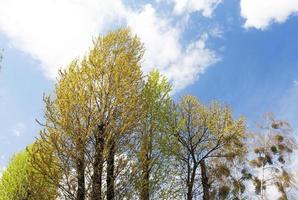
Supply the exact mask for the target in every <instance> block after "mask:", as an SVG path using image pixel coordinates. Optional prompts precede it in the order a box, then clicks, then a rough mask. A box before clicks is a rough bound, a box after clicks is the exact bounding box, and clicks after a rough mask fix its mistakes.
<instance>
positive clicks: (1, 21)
mask: <svg viewBox="0 0 298 200" xmlns="http://www.w3.org/2000/svg"><path fill="white" fill-rule="evenodd" d="M204 2H205V1H204ZM206 5H207V4H206ZM208 5H209V4H208ZM210 5H213V3H212V4H210ZM210 8H211V7H210ZM208 9H209V8H208ZM208 9H207V7H206V8H205V7H204V8H202V9H201V10H202V11H203V12H205V14H206V16H209V15H208V13H209V11H207V10H208ZM0 13H1V15H0V31H2V32H3V33H5V34H6V35H7V36H8V37H9V38H10V39H11V41H12V42H13V45H14V46H15V47H16V48H18V49H20V50H22V51H24V52H26V53H29V54H30V55H31V56H32V57H33V58H35V59H36V60H38V61H40V62H41V66H42V68H43V70H44V72H45V74H46V75H47V76H48V77H49V78H52V79H54V78H55V77H56V75H57V71H58V69H59V68H61V67H63V66H66V65H67V64H68V63H69V62H70V61H71V60H72V59H73V58H75V57H78V56H80V55H82V54H84V53H85V52H86V50H87V49H88V47H89V46H90V44H91V40H92V37H94V36H96V35H97V34H99V33H105V32H106V31H109V30H111V29H113V28H114V27H115V26H117V25H123V24H124V25H129V26H130V27H131V28H132V31H133V32H135V33H136V34H138V36H139V37H140V38H141V40H142V41H143V42H144V44H145V47H146V54H145V61H144V70H145V71H146V72H148V71H150V70H151V69H153V68H158V69H160V70H161V71H162V72H163V73H165V74H166V75H167V76H168V78H169V79H170V80H171V81H172V82H173V84H174V88H175V89H182V88H184V87H186V86H188V85H189V84H191V83H193V81H195V80H196V79H197V78H198V76H199V74H201V73H202V72H204V70H205V69H206V68H207V67H208V66H210V65H211V64H213V63H214V62H215V61H216V60H217V58H216V55H215V53H214V52H213V51H211V50H209V49H207V48H206V47H205V40H202V38H199V39H197V41H194V42H192V43H190V44H188V45H183V44H182V43H181V39H182V37H183V33H182V30H181V26H177V27H176V25H173V23H172V22H171V21H170V20H169V18H171V16H167V18H165V17H164V16H163V17H161V16H159V15H158V13H157V12H156V10H155V9H154V8H153V7H152V6H151V5H150V4H148V5H145V6H144V7H143V8H142V9H140V10H133V9H131V8H130V7H128V6H125V5H124V4H123V3H122V1H121V0H109V1H98V0H59V1H58V0H44V1H39V0H26V1H20V0H0ZM172 17H174V16H172ZM177 24H179V23H177Z"/></svg>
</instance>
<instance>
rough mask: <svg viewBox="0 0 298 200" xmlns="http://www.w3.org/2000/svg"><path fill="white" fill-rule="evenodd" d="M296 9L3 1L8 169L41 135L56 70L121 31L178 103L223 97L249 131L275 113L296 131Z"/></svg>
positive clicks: (217, 1) (294, 4)
mask: <svg viewBox="0 0 298 200" xmlns="http://www.w3.org/2000/svg"><path fill="white" fill-rule="evenodd" d="M269 8H272V9H269ZM297 12H298V1H297V0H283V1H278V0H264V1H259V0H203V1H195V0H164V1H162V0H155V1H128V0H125V1H124V0H123V1H121V0H111V1H95V0H84V1H83V0H61V1H53V0H43V1H40V0H26V1H18V0H0V48H3V49H4V53H3V54H4V58H3V61H2V63H1V65H2V69H1V72H0V110H1V112H0V127H1V132H0V166H2V167H3V166H6V165H7V163H8V160H9V158H10V157H11V156H12V155H13V154H14V153H16V152H18V151H20V150H21V149H23V148H24V147H25V146H26V145H28V144H30V143H31V142H32V141H34V138H35V137H37V136H38V131H39V129H40V127H39V126H38V125H37V123H36V122H35V119H40V120H42V116H43V103H42V97H43V94H44V93H46V94H48V93H49V92H51V91H52V89H53V86H54V83H55V80H56V78H55V77H56V73H57V70H58V69H59V68H60V67H64V66H66V65H67V63H69V61H70V60H71V59H73V58H75V57H77V56H80V55H84V53H85V52H86V50H87V49H88V47H89V46H90V45H91V40H92V37H95V36H96V35H98V34H104V33H106V32H107V31H109V30H113V29H115V28H117V27H121V26H130V27H131V29H132V31H133V32H134V33H136V34H138V35H139V36H140V38H141V39H142V41H143V42H144V44H145V47H146V49H147V53H146V54H145V60H144V71H145V72H148V71H150V70H152V69H153V68H158V69H159V70H160V71H161V72H162V73H164V74H165V75H166V76H167V77H168V78H169V80H170V81H171V82H172V83H173V85H174V90H175V98H179V96H181V95H183V94H193V95H195V96H197V97H198V98H199V99H200V100H202V101H203V102H206V103H208V102H210V101H211V100H220V101H222V102H224V103H226V104H229V105H230V106H231V107H232V108H233V110H234V113H235V115H236V116H239V115H245V116H247V119H248V124H249V125H250V126H252V124H253V123H254V122H256V121H258V120H259V119H260V117H261V116H262V114H263V113H264V112H267V111H273V112H275V113H276V115H277V117H280V118H283V119H287V120H289V121H290V122H291V124H292V126H293V127H298V121H297V119H298V54H297V52H298V40H297V35H298V16H297Z"/></svg>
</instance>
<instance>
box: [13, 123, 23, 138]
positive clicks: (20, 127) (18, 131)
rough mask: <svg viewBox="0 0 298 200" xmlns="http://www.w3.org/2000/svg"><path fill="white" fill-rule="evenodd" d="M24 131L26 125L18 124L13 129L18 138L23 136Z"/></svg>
mask: <svg viewBox="0 0 298 200" xmlns="http://www.w3.org/2000/svg"><path fill="white" fill-rule="evenodd" d="M24 130H25V124H23V123H17V124H16V125H15V127H14V128H13V130H12V133H13V134H14V135H15V136H17V137H20V136H21V135H22V134H23V132H24Z"/></svg>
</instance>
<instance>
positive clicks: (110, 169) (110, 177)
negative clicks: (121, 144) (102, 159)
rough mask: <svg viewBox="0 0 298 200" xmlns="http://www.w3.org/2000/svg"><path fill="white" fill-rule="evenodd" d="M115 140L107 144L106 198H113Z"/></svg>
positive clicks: (108, 199)
mask: <svg viewBox="0 0 298 200" xmlns="http://www.w3.org/2000/svg"><path fill="white" fill-rule="evenodd" d="M114 165H115V141H112V142H111V145H110V146H109V152H108V159H107V200H114V199H115V182H114V181H115V180H114V179H115V177H114V168H115V166H114Z"/></svg>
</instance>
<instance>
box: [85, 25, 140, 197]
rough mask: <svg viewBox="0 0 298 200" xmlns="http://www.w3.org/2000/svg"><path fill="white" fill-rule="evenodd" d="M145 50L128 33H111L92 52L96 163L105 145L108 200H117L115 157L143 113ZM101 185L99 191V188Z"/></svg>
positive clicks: (95, 180)
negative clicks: (142, 67)
mask: <svg viewBox="0 0 298 200" xmlns="http://www.w3.org/2000/svg"><path fill="white" fill-rule="evenodd" d="M143 52H144V50H143V46H142V44H141V43H140V41H139V39H138V38H137V37H136V36H132V35H131V33H130V31H129V30H128V29H120V30H118V31H115V32H111V33H109V34H108V35H106V36H105V37H101V38H99V39H98V40H97V41H96V42H95V45H94V49H93V50H92V51H91V52H90V55H89V58H88V62H87V63H89V64H90V66H91V69H92V70H93V71H92V74H93V80H95V81H97V85H95V86H94V88H96V92H95V96H96V105H97V107H98V115H99V118H100V122H99V126H98V127H99V131H98V132H97V133H98V134H97V135H95V138H96V139H97V140H95V141H96V142H95V144H96V145H95V149H97V150H96V151H95V159H97V160H102V155H101V154H102V149H103V148H102V144H104V149H105V152H106V155H105V156H106V160H107V176H106V184H107V192H106V193H107V199H109V200H110V199H114V198H115V173H114V172H115V154H116V152H117V151H118V149H117V148H118V143H119V142H120V141H121V138H122V137H123V136H124V135H127V134H129V133H131V132H132V131H134V130H135V128H136V125H137V123H138V119H139V118H140V115H141V114H142V113H141V112H140V109H141V107H140V105H141V102H140V101H141V90H142V87H143V79H142V73H141V69H140V64H141V59H142V56H143ZM96 163H100V164H95V165H94V172H95V173H96V172H99V173H98V174H99V175H96V176H93V183H95V182H98V181H100V179H98V178H96V177H100V173H101V172H100V171H102V161H99V162H96ZM96 185H98V187H96ZM99 185H100V184H93V186H94V190H93V193H94V195H93V197H94V199H98V196H100V195H99V194H98V193H96V191H99V190H100V189H99V187H100V186H99Z"/></svg>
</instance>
